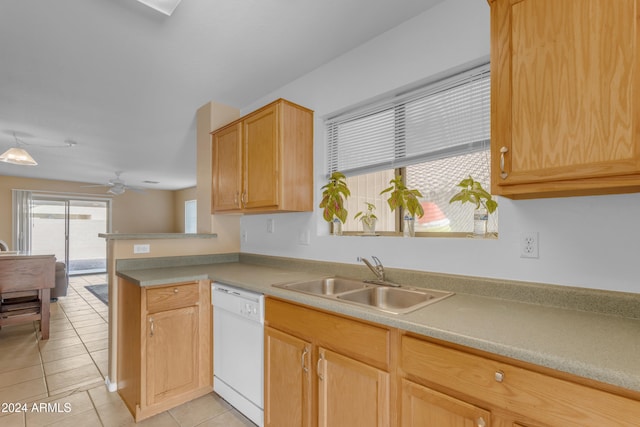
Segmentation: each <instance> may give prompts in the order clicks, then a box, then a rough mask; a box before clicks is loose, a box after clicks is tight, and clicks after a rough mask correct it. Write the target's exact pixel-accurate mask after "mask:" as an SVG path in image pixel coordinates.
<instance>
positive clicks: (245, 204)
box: [240, 191, 247, 208]
mask: <svg viewBox="0 0 640 427" xmlns="http://www.w3.org/2000/svg"><path fill="white" fill-rule="evenodd" d="M240 201H241V202H242V207H243V208H246V207H247V192H246V191H243V192H242V196H241V197H240Z"/></svg>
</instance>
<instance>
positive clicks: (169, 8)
mask: <svg viewBox="0 0 640 427" xmlns="http://www.w3.org/2000/svg"><path fill="white" fill-rule="evenodd" d="M138 1H139V2H140V3H142V4H144V5H146V6H149V7H150V8H152V9H155V10H157V11H158V12H161V13H164V14H165V15H167V16H171V14H172V13H173V11H174V10H176V7H178V4H179V3H180V0H138Z"/></svg>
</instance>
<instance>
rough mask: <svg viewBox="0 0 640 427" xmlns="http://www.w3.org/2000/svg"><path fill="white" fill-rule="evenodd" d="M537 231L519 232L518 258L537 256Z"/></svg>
mask: <svg viewBox="0 0 640 427" xmlns="http://www.w3.org/2000/svg"><path fill="white" fill-rule="evenodd" d="M538 256H539V252H538V232H537V231H530V232H526V233H521V234H520V258H538Z"/></svg>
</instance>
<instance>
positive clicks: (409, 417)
mask: <svg viewBox="0 0 640 427" xmlns="http://www.w3.org/2000/svg"><path fill="white" fill-rule="evenodd" d="M400 352H401V356H400V371H401V372H402V376H403V379H402V399H401V401H402V406H403V408H402V412H401V414H402V422H401V425H402V426H403V427H405V426H418V425H421V426H425V427H430V426H434V427H435V426H455V427H458V426H459V427H489V426H493V427H591V426H594V427H595V426H598V427H605V426H606V427H622V426H625V427H632V426H638V425H640V424H639V420H640V400H636V399H633V398H630V397H627V396H623V395H619V394H614V393H612V392H609V391H605V390H601V389H598V388H594V387H591V386H588V385H585V384H583V383H580V379H579V378H577V377H573V376H570V375H568V374H563V375H561V376H558V377H556V376H554V375H552V374H546V373H542V372H539V371H536V370H534V369H536V367H534V366H533V365H530V366H527V367H523V366H520V365H516V364H511V363H507V362H504V361H502V360H498V358H495V359H494V358H492V357H491V355H488V354H487V355H484V354H483V355H480V354H476V352H473V353H471V352H467V351H465V350H463V349H461V348H459V347H456V348H452V347H449V346H447V345H444V344H441V343H436V342H432V341H431V340H428V339H422V338H419V337H415V336H410V335H403V336H402V338H401V350H400ZM478 353H479V352H478ZM523 365H524V364H523ZM574 380H575V382H574ZM425 420H426V421H425Z"/></svg>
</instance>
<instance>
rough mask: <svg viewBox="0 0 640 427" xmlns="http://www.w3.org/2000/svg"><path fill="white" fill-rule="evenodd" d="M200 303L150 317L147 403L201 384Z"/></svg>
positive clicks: (147, 356) (148, 328)
mask: <svg viewBox="0 0 640 427" xmlns="http://www.w3.org/2000/svg"><path fill="white" fill-rule="evenodd" d="M199 348H200V343H199V340H198V306H191V307H185V308H179V309H175V310H168V311H161V312H158V313H154V314H150V315H148V316H147V328H146V350H147V354H146V368H147V372H146V386H147V393H146V395H147V405H152V404H155V403H158V402H161V401H163V400H165V399H168V398H170V397H173V396H176V395H179V394H181V393H183V392H185V391H189V390H195V389H196V388H197V387H198V352H199Z"/></svg>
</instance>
